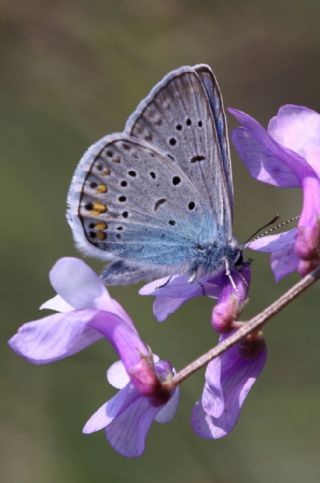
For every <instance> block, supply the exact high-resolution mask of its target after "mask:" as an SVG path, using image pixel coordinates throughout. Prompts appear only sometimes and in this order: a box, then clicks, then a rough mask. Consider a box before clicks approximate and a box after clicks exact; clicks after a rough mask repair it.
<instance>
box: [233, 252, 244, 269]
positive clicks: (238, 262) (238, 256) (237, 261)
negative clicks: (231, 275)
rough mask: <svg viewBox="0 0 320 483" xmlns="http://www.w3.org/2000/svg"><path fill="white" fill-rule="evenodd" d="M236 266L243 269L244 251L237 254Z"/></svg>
mask: <svg viewBox="0 0 320 483" xmlns="http://www.w3.org/2000/svg"><path fill="white" fill-rule="evenodd" d="M234 264H235V266H236V267H241V266H242V264H243V255H242V251H241V250H239V251H238V252H237V253H236V258H235V261H234Z"/></svg>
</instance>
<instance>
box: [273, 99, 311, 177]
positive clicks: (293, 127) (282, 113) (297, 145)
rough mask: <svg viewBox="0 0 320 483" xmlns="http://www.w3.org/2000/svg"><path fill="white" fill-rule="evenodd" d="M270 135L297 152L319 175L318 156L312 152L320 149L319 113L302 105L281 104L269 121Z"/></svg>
mask: <svg viewBox="0 0 320 483" xmlns="http://www.w3.org/2000/svg"><path fill="white" fill-rule="evenodd" d="M269 132H270V134H271V136H272V137H273V138H274V139H275V140H276V141H277V142H278V143H280V144H282V145H283V146H285V147H286V148H289V149H291V150H292V151H295V152H296V153H298V154H299V155H300V156H301V157H303V158H304V159H306V160H307V161H308V163H309V164H311V166H312V167H313V169H314V170H315V172H316V173H317V175H318V177H319V176H320V165H319V158H318V160H317V162H315V161H316V160H315V157H314V156H313V154H314V153H315V152H318V153H319V150H320V114H319V113H317V112H316V111H313V110H312V109H308V108H307V107H304V106H295V105H292V104H288V105H285V106H282V107H281V108H280V109H279V111H278V114H277V115H276V116H275V117H273V118H272V119H271V121H270V123H269Z"/></svg>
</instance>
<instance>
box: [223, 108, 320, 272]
mask: <svg viewBox="0 0 320 483" xmlns="http://www.w3.org/2000/svg"><path fill="white" fill-rule="evenodd" d="M229 111H230V112H231V114H233V115H234V117H235V118H236V119H237V120H238V121H239V123H240V124H241V126H240V127H238V128H236V129H234V131H233V134H232V140H233V143H234V145H235V147H236V149H237V151H238V154H239V157H240V158H241V159H242V161H243V162H244V164H245V166H246V168H247V169H248V170H249V172H250V174H251V176H253V177H254V178H256V179H257V180H259V181H262V182H264V183H268V184H271V185H274V186H278V187H281V188H291V187H300V188H301V189H302V191H303V207H302V212H301V216H300V219H299V223H298V227H297V229H296V230H295V231H292V230H290V231H289V232H287V233H286V234H280V235H274V236H272V237H268V238H267V240H265V241H264V242H263V241H257V242H253V243H252V244H250V247H251V248H253V249H257V250H262V251H270V252H271V253H273V254H274V256H273V257H272V269H273V272H274V274H275V276H276V279H278V280H279V279H280V278H282V277H283V276H285V275H287V274H288V273H290V272H291V271H294V270H295V269H296V268H298V271H299V272H300V274H301V275H304V274H305V273H307V272H308V271H309V270H310V269H311V268H313V267H314V265H315V264H317V263H319V261H320V114H318V113H317V112H315V111H313V110H312V109H308V108H306V107H303V106H295V105H286V106H283V107H281V108H280V110H279V112H278V114H277V115H276V116H275V117H274V118H272V119H271V121H270V123H269V126H268V130H265V129H264V128H263V127H262V126H261V125H260V124H259V123H258V122H257V121H256V120H254V119H253V118H252V117H250V116H249V115H247V114H245V113H243V112H241V111H238V110H236V109H229ZM269 242H270V243H269ZM271 248H272V250H271ZM282 255H284V256H285V258H286V260H287V264H288V268H287V269H285V266H284V263H281V257H282Z"/></svg>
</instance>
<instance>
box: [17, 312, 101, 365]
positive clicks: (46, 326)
mask: <svg viewBox="0 0 320 483" xmlns="http://www.w3.org/2000/svg"><path fill="white" fill-rule="evenodd" d="M96 314H97V311H96V310H81V311H80V310H75V311H72V312H67V313H61V314H60V313H58V314H53V315H49V316H48V317H44V318H42V319H39V320H35V321H33V322H28V323H26V324H24V325H22V326H21V327H20V328H19V330H18V332H17V333H16V334H15V335H14V336H13V337H12V338H11V339H10V340H9V342H8V343H9V345H10V347H11V348H12V349H13V350H14V351H15V352H16V353H17V354H19V355H21V356H22V357H25V358H26V359H27V360H28V361H29V362H32V363H34V364H48V363H49V362H54V361H57V360H59V359H62V358H64V357H68V356H71V355H73V354H75V353H77V352H79V351H81V350H82V349H84V348H85V347H87V346H89V345H91V344H93V343H94V342H96V341H97V340H99V339H100V338H101V337H102V336H101V335H100V334H99V333H98V332H96V331H95V330H93V329H91V328H89V327H88V323H89V322H90V321H91V320H92V319H93V317H94V316H95V315H96Z"/></svg>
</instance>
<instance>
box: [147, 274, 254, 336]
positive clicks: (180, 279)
mask: <svg viewBox="0 0 320 483" xmlns="http://www.w3.org/2000/svg"><path fill="white" fill-rule="evenodd" d="M231 277H232V279H233V280H234V283H235V286H236V289H235V287H234V286H233V285H232V284H231V281H230V278H229V277H228V276H227V275H226V273H225V271H224V270H221V271H220V272H219V273H217V274H215V275H213V276H210V277H203V278H201V279H199V280H197V281H194V282H192V283H190V282H188V277H187V276H186V275H174V276H172V277H169V278H168V277H164V278H161V279H158V280H155V281H153V282H151V283H148V284H147V285H144V286H143V287H142V288H141V289H140V291H139V293H140V295H152V296H154V297H155V301H154V303H153V313H154V316H155V317H156V319H157V320H158V321H159V322H162V321H164V320H165V319H166V318H167V317H168V316H169V315H170V314H172V313H173V312H175V311H176V310H177V309H178V308H179V307H181V305H183V304H184V303H185V302H186V301H188V300H190V299H192V298H194V297H200V296H203V295H204V296H208V297H211V298H215V299H218V302H217V304H216V306H215V308H214V309H213V316H212V323H213V326H214V328H215V329H216V330H218V332H223V331H225V330H227V327H226V325H227V321H228V320H229V321H231V319H232V320H234V319H235V318H236V317H237V315H238V314H239V312H240V309H241V307H242V305H243V303H244V301H245V299H246V297H247V293H248V289H249V284H250V266H249V265H244V266H243V267H242V268H241V269H239V270H235V269H234V270H232V272H231ZM231 312H232V313H231ZM235 314H236V315H235ZM222 325H223V327H222ZM218 327H220V328H218Z"/></svg>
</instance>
